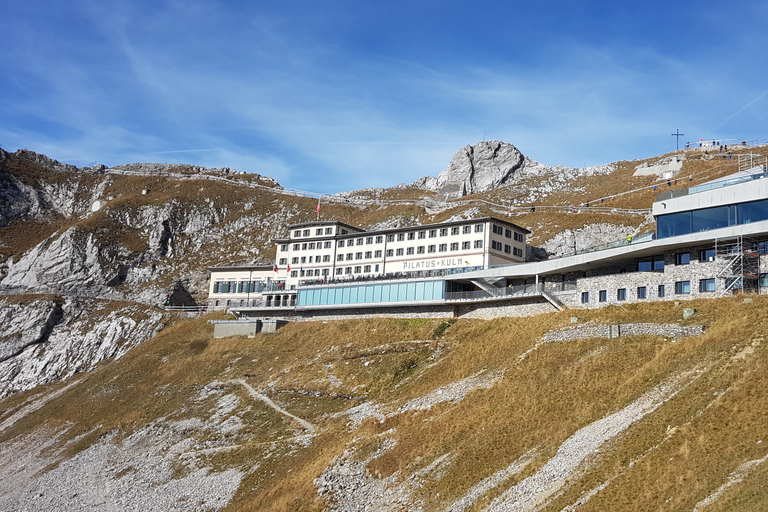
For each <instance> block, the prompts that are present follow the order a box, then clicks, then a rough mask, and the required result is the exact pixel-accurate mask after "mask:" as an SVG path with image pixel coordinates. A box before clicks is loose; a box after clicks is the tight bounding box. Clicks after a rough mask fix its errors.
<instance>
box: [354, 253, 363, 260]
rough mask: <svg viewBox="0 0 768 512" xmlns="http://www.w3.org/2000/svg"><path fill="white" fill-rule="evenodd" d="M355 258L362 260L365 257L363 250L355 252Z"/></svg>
mask: <svg viewBox="0 0 768 512" xmlns="http://www.w3.org/2000/svg"><path fill="white" fill-rule="evenodd" d="M355 259H356V260H361V259H363V253H362V252H356V253H355Z"/></svg>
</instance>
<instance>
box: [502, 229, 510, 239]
mask: <svg viewBox="0 0 768 512" xmlns="http://www.w3.org/2000/svg"><path fill="white" fill-rule="evenodd" d="M504 236H505V237H507V238H512V230H511V229H505V230H504Z"/></svg>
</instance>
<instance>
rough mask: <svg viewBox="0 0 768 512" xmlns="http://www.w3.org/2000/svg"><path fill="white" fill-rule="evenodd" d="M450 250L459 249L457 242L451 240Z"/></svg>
mask: <svg viewBox="0 0 768 512" xmlns="http://www.w3.org/2000/svg"><path fill="white" fill-rule="evenodd" d="M451 250H452V251H458V250H459V242H453V243H452V244H451Z"/></svg>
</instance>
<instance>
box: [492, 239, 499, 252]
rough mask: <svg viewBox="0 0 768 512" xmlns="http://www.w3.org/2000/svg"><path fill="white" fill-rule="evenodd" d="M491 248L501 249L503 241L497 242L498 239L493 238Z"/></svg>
mask: <svg viewBox="0 0 768 512" xmlns="http://www.w3.org/2000/svg"><path fill="white" fill-rule="evenodd" d="M491 249H493V250H494V251H501V249H502V247H501V242H497V241H496V240H491Z"/></svg>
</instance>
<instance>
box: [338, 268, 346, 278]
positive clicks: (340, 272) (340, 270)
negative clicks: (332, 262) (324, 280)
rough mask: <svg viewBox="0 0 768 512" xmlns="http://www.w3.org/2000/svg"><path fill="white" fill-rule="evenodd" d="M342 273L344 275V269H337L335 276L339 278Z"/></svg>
mask: <svg viewBox="0 0 768 512" xmlns="http://www.w3.org/2000/svg"><path fill="white" fill-rule="evenodd" d="M343 273H344V269H343V268H337V269H336V275H337V276H340V275H341V274H343Z"/></svg>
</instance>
